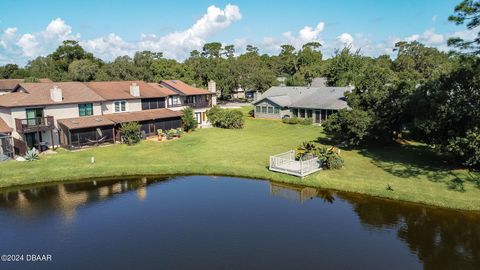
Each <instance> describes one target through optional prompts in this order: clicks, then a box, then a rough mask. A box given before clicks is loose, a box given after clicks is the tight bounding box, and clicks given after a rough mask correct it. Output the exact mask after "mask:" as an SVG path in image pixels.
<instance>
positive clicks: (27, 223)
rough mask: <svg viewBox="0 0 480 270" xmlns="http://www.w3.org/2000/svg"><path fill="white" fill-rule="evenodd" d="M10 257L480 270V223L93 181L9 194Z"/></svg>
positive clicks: (242, 185)
mask: <svg viewBox="0 0 480 270" xmlns="http://www.w3.org/2000/svg"><path fill="white" fill-rule="evenodd" d="M0 254H23V255H24V256H25V257H24V261H23V262H0V269H302V270H303V269H422V268H423V269H435V270H437V269H480V218H479V215H477V214H472V213H463V212H456V211H447V210H441V209H435V208H429V207H423V206H418V205H409V204H401V203H396V202H392V201H385V200H380V199H375V198H371V197H364V196H358V195H352V194H344V193H332V192H329V191H324V190H317V189H312V188H301V187H293V186H286V185H281V184H274V183H269V182H267V181H255V180H245V179H236V178H226V177H208V176H189V177H176V178H171V179H166V178H163V179H162V178H155V179H151V178H148V179H147V178H139V179H116V180H108V181H88V182H81V183H73V184H64V185H51V186H45V187H31V188H22V189H21V190H10V191H5V192H3V193H1V192H0ZM27 254H41V255H51V256H52V261H50V262H26V259H27V257H26V255H27ZM30 259H31V257H30Z"/></svg>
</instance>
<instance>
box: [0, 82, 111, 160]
mask: <svg viewBox="0 0 480 270" xmlns="http://www.w3.org/2000/svg"><path fill="white" fill-rule="evenodd" d="M103 100H104V99H103V98H102V97H101V96H99V95H98V94H97V93H95V92H94V91H93V90H91V89H90V88H88V87H87V86H86V85H84V84H82V83H78V82H58V83H20V84H18V85H17V86H16V87H15V88H14V90H13V91H12V92H11V93H9V94H8V95H2V96H0V117H1V118H2V119H3V120H4V121H5V123H6V124H7V125H8V126H9V127H10V128H12V136H13V138H14V140H15V146H16V148H17V152H19V153H23V152H25V150H26V149H27V148H31V147H37V148H45V147H49V146H50V147H51V146H55V145H58V144H59V130H58V123H57V122H56V121H55V119H62V118H69V117H79V116H81V115H82V114H89V115H100V114H101V103H102V102H103ZM85 104H89V106H88V108H85Z"/></svg>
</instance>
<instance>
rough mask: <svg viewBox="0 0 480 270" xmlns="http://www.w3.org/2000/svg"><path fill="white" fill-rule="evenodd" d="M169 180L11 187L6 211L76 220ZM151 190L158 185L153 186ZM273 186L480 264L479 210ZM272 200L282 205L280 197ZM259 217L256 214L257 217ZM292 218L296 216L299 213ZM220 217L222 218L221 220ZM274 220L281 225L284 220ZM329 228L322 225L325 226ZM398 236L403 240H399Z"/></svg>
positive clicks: (4, 197) (433, 262)
mask: <svg viewBox="0 0 480 270" xmlns="http://www.w3.org/2000/svg"><path fill="white" fill-rule="evenodd" d="M225 179H227V178H221V177H220V178H218V179H217V180H219V181H214V182H215V183H217V186H218V183H219V182H221V181H223V180H225ZM166 180H168V178H164V177H153V178H152V177H150V178H149V177H138V178H126V179H115V180H101V181H100V180H98V181H95V180H92V181H83V182H78V183H69V184H59V185H49V186H41V187H29V188H21V189H19V190H9V191H4V192H0V212H1V211H4V212H7V213H10V214H12V215H9V216H11V217H12V218H14V217H20V218H22V219H34V218H37V217H41V216H44V215H48V214H49V213H50V212H52V211H57V212H60V213H61V214H62V216H63V217H64V219H65V221H67V222H72V221H73V220H74V219H75V217H76V215H77V211H78V209H79V208H80V207H82V206H86V205H88V206H92V205H95V204H97V203H100V202H102V201H106V200H109V199H111V198H113V197H115V196H116V195H118V194H121V193H126V192H129V191H132V194H133V195H134V196H136V198H134V199H135V200H137V201H139V202H142V205H145V203H148V202H147V198H148V196H147V195H148V189H149V188H150V186H152V184H154V183H156V184H155V186H157V185H158V184H159V183H161V182H163V183H168V182H169V181H166ZM242 181H246V180H242ZM258 183H260V182H258ZM258 185H260V184H258ZM198 187H199V186H197V188H198ZM256 187H257V186H256ZM262 187H263V186H262ZM210 188H215V186H210ZM151 191H153V187H152V190H151ZM245 191H247V192H248V191H250V192H253V191H255V190H254V189H245V190H242V191H241V192H245ZM182 192H186V191H185V190H184V191H179V192H178V194H174V195H172V194H169V195H170V196H171V198H174V197H175V196H177V195H179V194H180V195H181V196H178V197H175V198H176V199H177V200H175V201H172V202H174V203H175V204H183V206H180V207H179V208H178V209H180V210H182V211H183V210H185V209H187V208H185V207H187V206H188V198H189V197H190V198H191V197H192V196H194V195H195V193H194V192H192V193H189V194H190V196H187V195H185V196H184V193H182ZM195 192H199V193H201V192H203V193H204V195H206V196H209V191H208V189H200V190H195ZM221 192H225V194H226V197H225V203H226V205H228V203H229V201H228V194H230V193H228V192H232V191H231V190H229V189H225V190H223V189H222V191H221ZM262 192H263V193H262V194H260V195H265V192H264V191H262ZM267 192H269V193H270V195H271V196H273V197H274V198H281V199H286V200H288V201H290V202H294V203H293V204H295V203H299V204H301V205H299V206H300V207H301V209H297V211H300V212H302V213H303V212H308V211H310V212H312V215H317V214H319V213H322V215H325V216H322V217H321V218H324V219H329V218H330V219H334V218H335V215H332V212H333V213H335V212H340V211H344V210H345V209H347V210H348V211H349V212H348V213H349V215H350V216H353V218H352V220H353V221H359V222H360V224H361V226H362V229H363V230H365V231H369V232H372V233H373V234H375V235H382V234H384V235H390V234H392V235H394V236H395V237H396V239H398V240H400V241H401V242H403V243H404V244H405V246H406V247H407V248H408V249H409V250H410V252H411V253H412V254H415V255H416V256H417V257H418V259H419V260H420V261H421V262H422V263H423V267H424V269H432V270H433V269H435V270H436V269H480V215H479V214H476V213H466V212H458V211H451V210H445V209H438V208H432V207H427V206H421V205H414V204H406V203H399V202H395V201H390V200H382V199H378V198H373V197H367V196H361V195H356V194H350V193H342V192H332V191H327V190H320V189H315V188H309V187H300V186H292V185H286V184H279V183H270V184H269V189H268V191H267ZM152 194H153V196H152V199H153V198H155V197H158V194H155V193H152ZM215 194H216V193H215ZM166 195H168V194H166ZM217 196H218V194H217ZM262 197H263V196H262ZM198 202H200V203H204V204H205V205H208V204H207V203H206V202H205V201H202V200H198ZM319 202H320V203H319ZM129 203H130V202H129ZM272 204H274V205H278V200H276V201H275V202H273V203H272ZM128 205H131V204H128ZM318 206H320V207H318ZM182 207H183V208H182ZM224 207H228V206H224ZM245 207H246V209H248V202H246V203H245ZM255 207H257V206H255ZM321 207H327V208H329V209H331V210H333V211H332V212H328V213H329V214H328V213H327V214H326V213H325V212H321V210H322V208H321ZM144 208H145V207H144ZM254 209H255V208H251V209H250V211H251V212H252V211H254ZM304 209H308V210H304ZM219 210H221V209H220V208H218V209H216V211H219ZM227 210H228V209H227ZM316 211H317V212H316ZM147 212H148V211H147ZM160 212H161V211H159V213H160ZM315 212H316V213H315ZM162 213H163V214H164V215H166V213H170V212H168V208H165V209H163V212H162ZM171 213H181V211H175V210H172V212H171ZM148 214H150V212H148ZM207 214H208V211H207ZM172 215H173V214H171V215H169V216H165V218H164V219H163V220H167V219H170V218H172ZM182 218H183V217H182ZM210 218H215V215H212V216H210ZM254 218H255V217H254V216H253V215H252V219H254ZM79 219H81V218H79ZM160 220H162V219H160V217H159V220H158V221H157V222H160ZM181 220H183V219H181ZM282 220H283V219H282ZM292 220H295V219H294V218H293V219H292ZM219 221H220V220H217V222H219ZM283 221H285V220H283ZM272 222H273V221H272ZM32 223H33V222H32ZM182 224H183V226H185V224H189V223H188V222H183V223H182ZM273 225H275V226H278V224H273ZM283 225H285V227H284V228H287V229H288V228H290V229H288V230H287V231H282V233H286V232H288V233H289V234H292V235H293V234H294V233H295V232H293V231H292V229H291V227H290V225H292V224H283ZM286 225H289V226H286ZM342 225H343V226H347V224H341V225H340V226H342ZM175 226H176V225H175ZM275 226H272V227H270V226H268V228H271V229H275V228H276V227H275ZM304 226H306V225H304ZM172 228H173V227H172ZM175 228H176V227H175ZM200 228H201V227H200ZM327 229H328V228H322V230H324V231H325V230H327ZM338 234H339V235H334V236H332V237H337V238H334V239H342V237H343V235H340V233H338ZM192 237H193V236H192ZM385 241H386V240H385ZM396 242H397V243H398V241H396ZM367 243H368V242H367ZM385 243H386V242H385ZM385 245H387V244H385ZM277 248H278V247H277ZM366 248H367V247H366ZM398 264H399V267H398V268H400V269H401V268H402V267H401V262H398Z"/></svg>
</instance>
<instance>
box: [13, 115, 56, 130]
mask: <svg viewBox="0 0 480 270" xmlns="http://www.w3.org/2000/svg"><path fill="white" fill-rule="evenodd" d="M15 126H16V128H17V132H19V133H29V132H38V131H45V130H51V129H53V128H55V122H54V119H53V116H46V117H35V118H27V119H18V118H15Z"/></svg>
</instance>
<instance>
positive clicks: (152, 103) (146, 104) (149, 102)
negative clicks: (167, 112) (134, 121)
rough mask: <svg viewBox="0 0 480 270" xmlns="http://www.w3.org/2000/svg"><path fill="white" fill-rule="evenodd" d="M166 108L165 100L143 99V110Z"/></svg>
mask: <svg viewBox="0 0 480 270" xmlns="http://www.w3.org/2000/svg"><path fill="white" fill-rule="evenodd" d="M159 108H165V99H164V98H147V99H142V110H143V111H145V110H153V109H159Z"/></svg>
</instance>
